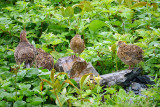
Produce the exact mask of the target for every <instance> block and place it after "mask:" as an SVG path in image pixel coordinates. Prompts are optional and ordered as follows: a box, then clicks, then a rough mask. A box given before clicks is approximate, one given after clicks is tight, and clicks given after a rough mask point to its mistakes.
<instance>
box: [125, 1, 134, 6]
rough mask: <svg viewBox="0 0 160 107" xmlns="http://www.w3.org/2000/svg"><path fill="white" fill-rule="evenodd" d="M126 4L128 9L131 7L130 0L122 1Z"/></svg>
mask: <svg viewBox="0 0 160 107" xmlns="http://www.w3.org/2000/svg"><path fill="white" fill-rule="evenodd" d="M124 1H125V2H126V4H127V5H128V7H131V6H132V0H124Z"/></svg>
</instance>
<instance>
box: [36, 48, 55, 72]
mask: <svg viewBox="0 0 160 107" xmlns="http://www.w3.org/2000/svg"><path fill="white" fill-rule="evenodd" d="M36 50H37V55H36V66H37V67H38V68H39V67H43V68H45V69H48V70H52V69H53V67H54V62H53V57H52V56H51V55H50V54H49V53H46V52H45V51H44V50H43V49H40V48H37V49H36Z"/></svg>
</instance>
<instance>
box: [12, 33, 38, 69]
mask: <svg viewBox="0 0 160 107" xmlns="http://www.w3.org/2000/svg"><path fill="white" fill-rule="evenodd" d="M35 56H36V48H35V47H34V46H33V45H31V44H30V43H29V41H28V39H27V38H26V31H25V30H23V31H22V32H21V33H20V42H19V44H18V46H17V47H16V49H15V53H14V57H15V60H16V63H17V64H18V65H20V64H22V63H23V62H24V64H25V67H26V68H30V67H31V66H32V65H33V63H34V61H35Z"/></svg>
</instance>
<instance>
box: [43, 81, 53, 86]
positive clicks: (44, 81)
mask: <svg viewBox="0 0 160 107" xmlns="http://www.w3.org/2000/svg"><path fill="white" fill-rule="evenodd" d="M42 81H44V82H47V83H48V84H49V85H50V86H52V83H51V82H49V81H48V80H46V79H42Z"/></svg>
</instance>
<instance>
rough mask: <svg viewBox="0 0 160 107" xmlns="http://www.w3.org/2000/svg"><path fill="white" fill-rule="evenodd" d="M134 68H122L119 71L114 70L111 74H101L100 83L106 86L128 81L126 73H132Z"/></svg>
mask: <svg viewBox="0 0 160 107" xmlns="http://www.w3.org/2000/svg"><path fill="white" fill-rule="evenodd" d="M131 71H132V70H128V69H127V70H122V71H119V72H114V73H110V74H105V75H100V77H101V78H102V79H101V82H100V85H105V86H112V85H115V84H121V83H123V82H125V81H126V79H127V77H125V75H126V74H128V73H130V72H131Z"/></svg>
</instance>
